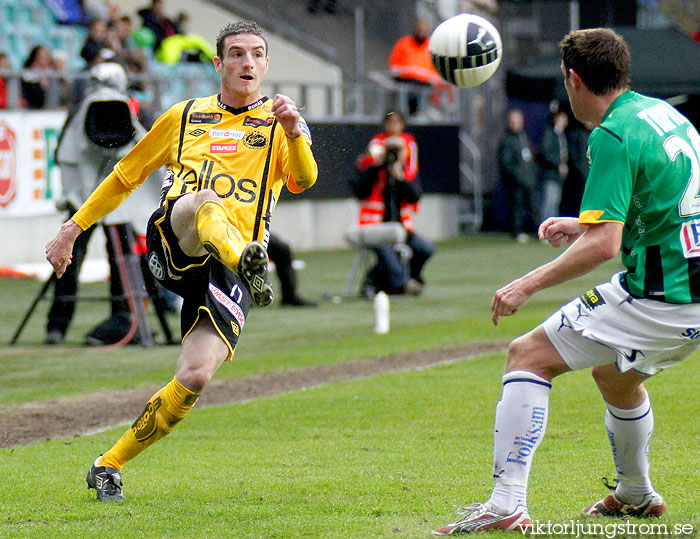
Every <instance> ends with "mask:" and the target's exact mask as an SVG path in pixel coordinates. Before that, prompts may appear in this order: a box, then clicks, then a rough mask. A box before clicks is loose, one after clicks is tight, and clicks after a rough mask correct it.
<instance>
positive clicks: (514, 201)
mask: <svg viewBox="0 0 700 539" xmlns="http://www.w3.org/2000/svg"><path fill="white" fill-rule="evenodd" d="M507 122H508V129H507V130H506V134H505V136H504V137H503V139H502V140H501V143H500V145H499V146H498V166H499V168H500V170H501V179H502V180H503V184H504V186H505V188H506V191H507V192H508V205H509V208H508V215H509V218H510V229H511V233H512V235H513V237H514V238H515V239H517V240H518V242H519V243H525V242H527V241H528V240H529V239H530V238H529V236H528V235H527V233H526V225H527V221H528V217H529V218H530V220H531V221H532V225H533V228H534V227H536V226H537V225H538V224H539V211H538V206H537V205H536V204H535V188H536V186H537V168H536V167H535V162H534V160H533V153H532V148H531V146H530V140H529V139H528V138H527V135H526V134H525V117H524V116H523V112H522V111H521V110H520V109H511V110H509V111H508V116H507Z"/></svg>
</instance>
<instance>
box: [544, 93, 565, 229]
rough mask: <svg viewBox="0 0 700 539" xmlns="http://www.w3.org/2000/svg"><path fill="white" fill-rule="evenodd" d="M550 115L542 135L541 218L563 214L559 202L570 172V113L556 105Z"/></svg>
mask: <svg viewBox="0 0 700 539" xmlns="http://www.w3.org/2000/svg"><path fill="white" fill-rule="evenodd" d="M549 116H550V117H549V124H548V125H547V128H546V129H545V131H544V134H543V135H542V143H541V144H540V155H539V157H540V159H539V163H540V166H541V168H542V176H541V180H542V198H543V200H542V212H541V214H540V220H544V219H546V218H547V217H557V216H559V215H561V214H560V213H559V204H560V202H561V192H562V186H563V185H564V182H565V181H566V177H567V176H568V174H569V143H568V141H567V138H566V137H567V132H566V128H567V127H568V125H569V115H568V114H567V113H566V112H565V111H563V110H559V109H558V105H556V107H555V108H554V110H553V111H552V112H551V113H550V115H549Z"/></svg>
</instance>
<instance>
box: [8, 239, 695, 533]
mask: <svg viewBox="0 0 700 539" xmlns="http://www.w3.org/2000/svg"><path fill="white" fill-rule="evenodd" d="M557 252H558V251H556V250H554V249H552V248H550V247H547V246H544V245H540V244H537V243H535V242H531V243H529V244H525V245H519V244H516V243H514V242H512V241H510V240H509V239H508V238H505V237H501V236H496V235H478V236H467V237H462V238H459V239H456V240H452V241H449V242H443V243H440V244H438V251H437V254H436V255H435V257H434V259H433V260H431V261H430V263H429V266H428V268H427V271H426V278H427V281H428V286H427V288H426V290H425V292H424V294H423V295H422V296H420V297H417V298H403V297H401V298H394V299H393V300H392V303H391V332H390V333H389V334H388V335H380V336H378V335H374V334H373V332H372V327H373V320H372V316H373V314H372V304H371V302H368V301H362V300H349V301H348V300H345V301H341V302H337V303H336V302H331V301H322V302H321V304H320V306H319V307H318V308H316V309H289V308H278V307H276V306H273V307H270V308H267V309H264V310H263V309H255V310H254V311H253V312H252V313H251V315H250V317H249V320H248V322H247V324H246V327H245V329H244V331H243V334H242V337H241V341H240V343H239V346H238V349H237V351H236V357H235V359H234V361H233V362H230V363H227V364H225V365H224V366H223V367H222V368H221V369H220V371H219V372H218V373H217V375H216V379H218V380H224V379H229V378H236V377H242V376H247V375H251V374H255V373H261V372H265V371H277V370H283V369H289V368H294V367H310V366H314V365H327V364H332V363H339V362H342V361H346V360H348V359H353V358H379V357H382V356H386V355H389V354H396V353H402V352H408V351H415V350H426V351H428V350H430V349H434V348H439V347H443V346H447V345H451V344H457V343H463V342H467V341H475V342H476V341H490V340H505V339H510V338H512V337H514V336H517V335H519V334H521V333H523V332H526V331H528V330H530V329H531V328H533V327H535V326H536V325H537V324H538V323H539V322H541V321H542V320H544V318H545V317H546V316H548V315H549V314H550V313H551V312H552V311H554V310H555V309H556V308H557V307H558V306H560V305H561V304H563V303H564V302H566V301H568V300H569V299H571V298H572V297H574V296H576V295H580V294H582V293H583V292H585V291H586V290H588V289H589V288H591V287H592V286H593V285H595V284H598V283H600V282H603V281H606V280H608V279H609V277H610V275H611V274H612V273H613V272H614V271H616V270H618V269H619V264H618V263H617V262H611V263H609V264H606V265H605V266H604V267H602V268H599V269H598V270H596V271H595V272H594V274H592V275H589V276H586V277H583V278H581V279H578V280H576V281H573V282H571V283H566V284H564V285H562V286H560V287H557V288H555V289H551V290H547V291H544V292H542V293H540V294H538V295H536V296H535V297H534V298H532V300H531V301H530V302H529V303H528V304H527V305H526V306H525V307H524V308H523V309H522V310H521V312H519V313H518V314H517V315H516V316H514V317H510V318H504V319H502V320H501V324H500V325H499V326H498V327H493V326H492V324H491V322H490V302H491V297H492V295H493V292H494V291H495V290H496V289H497V288H498V287H500V286H502V285H503V284H505V283H507V282H508V281H509V280H511V279H513V278H515V277H517V276H519V275H521V274H522V273H524V272H526V271H528V270H529V269H531V268H533V267H535V266H537V265H539V264H541V263H543V262H545V261H547V260H550V259H551V258H553V257H554V256H556V254H557ZM298 257H299V258H302V259H303V260H304V261H305V262H306V268H305V269H304V270H303V271H301V272H300V273H299V280H300V289H301V292H302V293H303V294H304V295H306V296H309V297H311V298H315V299H318V298H322V297H324V296H326V295H327V296H334V295H339V294H341V293H342V290H343V288H344V285H345V279H346V278H347V274H348V271H349V267H350V264H351V262H352V257H353V253H352V252H350V251H338V252H320V251H319V252H308V253H299V254H298ZM272 281H273V284H276V282H275V279H274V277H273V278H272ZM39 286H40V285H39V283H37V282H36V281H25V280H11V279H4V280H0V304H1V305H2V306H3V308H2V309H1V310H0V342H1V343H2V344H0V410H2V411H3V412H5V411H7V410H11V409H12V406H13V405H15V404H19V403H25V402H31V401H47V400H55V399H66V398H72V397H76V396H80V395H87V394H92V393H97V392H101V391H106V390H115V389H133V388H136V387H140V386H151V385H163V384H165V383H166V382H167V381H168V380H169V379H170V378H171V377H172V374H173V371H174V366H175V361H176V359H177V353H178V347H176V346H157V347H155V348H152V349H144V348H141V347H138V346H128V347H125V348H122V349H120V350H115V351H109V352H99V353H96V350H95V349H93V348H85V347H83V346H82V345H81V344H80V342H81V341H82V337H83V335H84V334H85V332H86V331H87V330H88V329H89V328H90V327H91V326H92V325H94V324H95V323H96V322H97V321H99V320H101V319H102V318H104V317H105V316H106V314H107V309H108V306H107V304H105V303H81V304H79V306H78V312H77V315H76V320H75V322H74V324H73V326H72V327H71V331H70V332H69V334H68V342H67V344H66V346H65V347H63V348H60V349H56V348H51V347H47V346H44V345H43V344H41V343H42V341H43V336H44V324H45V317H46V309H47V305H46V303H42V304H41V305H40V306H39V308H38V309H37V311H36V313H35V315H34V318H33V319H32V320H31V321H30V323H29V325H28V327H27V329H26V331H25V333H24V334H23V336H22V338H21V339H20V342H19V344H18V345H17V346H15V347H10V346H8V345H7V344H6V343H7V342H8V341H9V339H10V337H11V335H12V334H13V332H14V329H15V327H16V325H17V323H18V321H19V319H20V317H21V316H22V314H23V313H24V310H25V309H26V308H27V306H28V305H29V303H30V301H31V298H32V297H33V295H34V294H35V293H36V291H37V290H38V288H39ZM106 288H107V285H106V284H102V283H99V284H91V285H88V286H86V287H85V288H84V291H85V293H91V294H98V293H103V292H105V291H106ZM170 321H171V326H172V327H173V329H175V328H176V327H177V321H176V320H175V319H174V318H173V319H171V320H170ZM153 327H154V328H156V327H157V324H156V323H155V320H154V323H153ZM426 353H427V352H426ZM697 355H698V354H695V355H694V356H692V357H691V358H688V359H687V360H686V361H684V362H683V363H682V364H680V365H677V366H675V367H674V368H672V369H670V370H669V371H667V372H666V373H663V374H662V375H660V376H658V377H657V378H655V379H652V380H650V381H649V382H648V384H647V387H648V388H649V392H650V395H651V398H652V402H653V404H654V413H655V417H656V428H655V435H654V437H653V439H652V444H651V463H652V480H653V481H654V484H655V486H656V488H657V489H658V490H659V491H660V492H661V493H662V494H664V496H665V497H666V500H667V502H668V505H669V509H668V511H667V513H666V514H665V515H664V517H663V518H662V519H660V520H659V521H655V523H662V524H665V525H666V526H667V527H668V529H669V531H671V532H673V531H674V526H677V525H690V526H691V527H692V528H693V530H700V512H699V511H698V507H700V494H699V493H698V489H697V482H698V476H700V467H699V466H698V464H697V462H698V439H699V438H700V421H698V419H697V418H698V416H699V413H700V403H699V402H698V400H697V399H696V398H695V390H696V388H697V387H698V385H699V384H700V374H698V369H697V365H698V362H697ZM504 358H505V353H504V352H499V353H490V354H485V355H482V356H478V357H470V358H464V359H463V360H460V361H457V362H454V363H452V364H449V365H442V366H437V367H434V368H429V369H423V370H418V371H410V372H403V373H393V374H381V375H375V376H370V377H368V378H365V379H359V380H353V381H349V382H338V383H333V384H329V385H325V386H321V387H317V388H313V389H307V390H304V391H296V392H292V393H288V394H284V395H279V396H275V397H266V398H262V399H255V400H252V401H248V402H244V403H237V404H231V405H226V406H219V407H211V408H201V409H198V408H195V410H193V412H192V413H191V414H190V415H189V416H188V417H187V419H186V420H185V421H184V422H183V424H182V425H181V426H178V428H177V429H176V430H175V431H174V432H173V434H172V435H170V436H168V437H167V438H165V439H164V440H162V441H161V442H159V443H158V444H156V445H155V446H153V447H152V448H150V449H148V450H147V451H146V452H144V453H143V454H142V455H141V456H139V458H137V459H136V460H134V461H133V462H131V463H129V465H128V466H127V467H126V468H125V469H124V482H125V490H124V492H125V494H126V496H127V500H126V501H124V502H121V503H117V504H104V503H97V502H96V501H95V499H94V498H95V494H94V491H89V492H88V490H87V488H86V485H85V481H84V477H85V473H86V472H87V468H88V466H89V464H90V462H91V461H92V460H93V459H94V458H95V457H96V456H97V455H98V454H99V453H100V452H102V451H104V450H106V449H108V448H109V447H110V446H111V445H112V443H113V442H114V441H115V440H116V439H117V437H118V436H119V435H120V434H121V432H122V431H123V430H124V425H120V426H115V427H113V428H110V429H108V430H107V431H105V432H100V433H97V434H91V435H81V436H76V437H73V438H68V439H58V440H53V441H45V442H40V443H36V444H33V445H30V446H24V447H9V448H3V449H0V508H1V509H2V511H0V537H2V538H5V537H7V538H9V537H31V538H36V537H41V538H43V537H51V538H54V537H58V538H63V537H66V538H68V537H70V538H76V537H80V538H82V537H101V538H102V537H120V538H121V537H129V538H131V537H133V538H164V537H167V538H180V537H182V538H185V537H188V538H190V537H197V538H200V537H207V538H238V537H241V538H248V537H251V538H252V537H266V538H267V537H290V538H297V537H298V538H306V537H344V538H365V537H387V538H389V537H391V538H402V537H428V536H429V534H430V530H432V529H434V528H436V527H439V526H441V525H443V524H445V523H446V522H448V521H450V520H452V519H453V518H454V517H455V516H456V514H455V508H456V506H458V505H466V504H468V503H470V502H473V501H482V500H484V499H485V498H487V497H488V495H489V492H490V489H491V478H490V472H491V459H492V455H491V453H492V431H493V419H494V407H495V404H496V402H497V401H498V399H499V398H500V393H501V384H500V376H501V374H502V369H503V363H504ZM104 406H106V407H107V406H109V402H105V403H104ZM8 407H9V408H8ZM603 414H604V405H603V402H602V400H601V398H600V396H599V395H598V394H597V391H596V389H595V386H594V384H593V381H592V379H591V377H590V374H589V373H588V372H587V371H583V372H576V373H571V374H568V375H565V376H563V377H561V378H559V379H557V380H555V382H554V388H553V391H552V398H551V407H550V419H549V426H548V430H547V435H546V437H545V439H544V441H543V443H542V445H541V446H540V449H539V451H538V453H537V456H536V458H535V464H534V467H533V473H532V477H531V483H530V489H529V505H530V511H531V514H532V517H533V519H535V520H537V521H540V522H547V521H549V522H551V523H554V524H556V523H567V522H571V521H572V520H573V521H575V522H580V523H584V524H585V523H588V522H590V521H588V520H584V519H583V518H582V517H580V510H581V508H582V507H583V506H584V505H586V504H588V503H591V502H592V501H594V500H595V499H597V498H598V497H599V496H601V495H603V494H604V488H603V487H602V485H601V482H600V478H601V477H603V476H607V477H609V478H613V477H615V469H614V465H613V462H612V457H611V455H610V449H609V446H608V442H607V436H606V433H605V428H604V425H603ZM0 435H1V433H0ZM596 522H598V521H596ZM600 522H601V524H604V525H613V524H614V523H615V522H614V521H611V520H603V521H600ZM608 529H611V528H608ZM686 529H687V528H686ZM496 535H498V534H496ZM498 536H500V535H498ZM513 536H515V535H513ZM603 536H604V535H603ZM572 537H573V536H572Z"/></svg>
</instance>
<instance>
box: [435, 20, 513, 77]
mask: <svg viewBox="0 0 700 539" xmlns="http://www.w3.org/2000/svg"><path fill="white" fill-rule="evenodd" d="M502 56H503V45H502V43H501V35H500V34H499V33H498V30H496V28H495V27H494V26H493V24H491V23H490V22H489V21H487V20H486V19H484V18H483V17H479V16H478V15H471V14H468V13H461V14H459V15H455V16H454V17H450V18H449V19H447V20H446V21H444V22H442V23H441V24H440V25H439V26H438V27H437V28H436V29H435V30H434V31H433V34H432V36H430V58H431V60H432V61H433V65H434V66H435V69H436V70H437V72H438V73H439V74H440V76H441V77H442V78H443V79H444V80H445V81H447V82H449V83H450V84H454V85H456V86H459V87H461V88H470V87H472V86H476V85H478V84H481V83H482V82H484V81H486V80H487V79H488V78H489V77H490V76H491V75H493V74H494V73H495V72H496V69H498V64H500V63H501V57H502Z"/></svg>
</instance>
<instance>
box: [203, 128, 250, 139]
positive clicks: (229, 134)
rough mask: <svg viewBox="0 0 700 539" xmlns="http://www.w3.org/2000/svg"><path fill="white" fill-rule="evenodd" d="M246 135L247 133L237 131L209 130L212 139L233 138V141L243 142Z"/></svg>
mask: <svg viewBox="0 0 700 539" xmlns="http://www.w3.org/2000/svg"><path fill="white" fill-rule="evenodd" d="M243 135H245V131H237V130H235V129H214V128H213V127H212V128H211V129H210V130H209V136H210V137H211V138H232V139H233V140H241V139H242V138H243Z"/></svg>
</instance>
